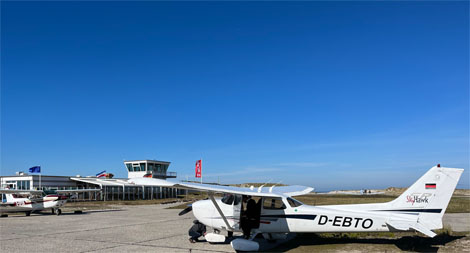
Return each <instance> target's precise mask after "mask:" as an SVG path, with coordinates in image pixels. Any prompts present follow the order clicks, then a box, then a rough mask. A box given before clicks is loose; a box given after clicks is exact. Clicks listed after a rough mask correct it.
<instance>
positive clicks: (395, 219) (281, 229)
mask: <svg viewBox="0 0 470 253" xmlns="http://www.w3.org/2000/svg"><path fill="white" fill-rule="evenodd" d="M462 172H463V169H456V168H444V167H440V165H437V166H434V167H432V168H431V169H430V170H429V171H428V172H426V173H425V174H424V175H423V176H422V177H421V178H419V179H418V181H416V182H415V183H414V184H413V185H412V186H411V187H409V188H408V189H407V190H406V191H405V192H404V193H403V194H402V195H400V196H399V197H398V198H396V199H395V200H393V201H390V202H386V203H377V204H354V205H325V206H309V205H305V204H303V203H301V202H300V201H297V200H295V199H294V198H293V196H297V195H303V194H306V193H309V192H311V191H312V190H313V188H311V187H304V186H279V187H278V186H272V187H263V186H260V187H258V188H254V187H251V188H240V187H230V186H218V185H207V184H196V183H185V182H178V183H172V182H170V181H166V180H161V179H154V178H134V179H130V180H129V181H130V182H133V183H135V184H140V185H153V186H165V187H176V188H185V189H192V190H198V191H205V192H208V195H209V199H208V200H200V201H197V202H195V203H193V204H192V206H190V207H188V208H186V209H185V210H183V211H182V212H181V213H180V215H182V214H184V213H187V212H189V211H191V210H192V211H193V214H194V217H195V218H196V219H198V220H199V221H200V222H201V223H203V224H204V225H206V226H208V227H211V228H213V230H214V231H215V233H208V234H207V235H206V236H205V239H206V240H207V241H209V242H224V241H225V236H223V235H221V234H219V233H218V232H220V231H227V232H228V235H229V236H231V235H233V232H242V231H243V230H245V234H246V232H247V231H249V232H248V234H250V236H249V237H248V238H247V239H241V238H238V239H235V240H232V241H231V245H232V247H233V248H234V249H235V250H237V251H257V250H258V249H259V244H258V243H257V242H255V241H253V239H254V238H255V236H256V235H258V234H260V233H261V234H262V235H263V237H264V238H266V239H269V240H273V239H280V238H285V236H286V235H287V233H293V232H301V233H318V232H386V231H418V232H421V233H423V234H424V235H426V236H429V237H434V236H435V235H436V234H435V233H434V232H433V231H432V230H434V229H440V228H442V216H443V215H444V213H445V210H446V208H447V205H448V204H449V201H450V198H451V197H452V194H453V192H454V189H455V187H456V185H457V182H458V181H459V179H460V176H461V174H462ZM215 193H224V194H225V196H224V197H223V198H215V197H214V194H215ZM250 198H251V199H252V200H249V199H250ZM255 199H257V202H256V203H255V204H253V201H255ZM245 202H246V203H245ZM250 202H251V204H250ZM250 228H251V229H250ZM250 230H251V231H250Z"/></svg>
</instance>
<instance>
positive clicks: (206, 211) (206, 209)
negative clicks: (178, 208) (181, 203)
mask: <svg viewBox="0 0 470 253" xmlns="http://www.w3.org/2000/svg"><path fill="white" fill-rule="evenodd" d="M211 205H212V203H211V201H210V200H199V201H196V202H194V203H193V205H192V206H193V214H194V217H195V218H196V219H197V220H199V222H201V223H202V224H204V225H206V226H212V224H211V217H212V212H213V209H214V208H211Z"/></svg>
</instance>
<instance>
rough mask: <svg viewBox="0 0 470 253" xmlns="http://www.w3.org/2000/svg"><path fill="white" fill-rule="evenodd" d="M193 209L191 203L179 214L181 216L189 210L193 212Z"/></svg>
mask: <svg viewBox="0 0 470 253" xmlns="http://www.w3.org/2000/svg"><path fill="white" fill-rule="evenodd" d="M192 210H193V206H192V205H189V206H188V207H186V208H185V209H184V210H183V211H181V212H180V213H179V214H178V215H179V216H181V215H185V214H187V213H189V212H191V211H192Z"/></svg>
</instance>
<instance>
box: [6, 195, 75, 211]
mask: <svg viewBox="0 0 470 253" xmlns="http://www.w3.org/2000/svg"><path fill="white" fill-rule="evenodd" d="M65 203H67V198H65V197H64V196H60V195H48V196H45V197H42V198H38V199H29V198H14V199H13V200H12V201H8V202H6V203H2V205H1V206H0V213H12V212H35V211H41V210H44V209H56V208H59V207H62V206H63V205H65Z"/></svg>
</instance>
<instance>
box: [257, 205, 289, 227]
mask: <svg viewBox="0 0 470 253" xmlns="http://www.w3.org/2000/svg"><path fill="white" fill-rule="evenodd" d="M262 201H263V202H262V205H261V217H260V227H259V228H260V230H262V231H265V232H280V230H281V224H282V223H285V222H286V219H285V209H286V205H285V204H284V203H283V202H282V199H281V198H270V197H268V198H263V199H262Z"/></svg>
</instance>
